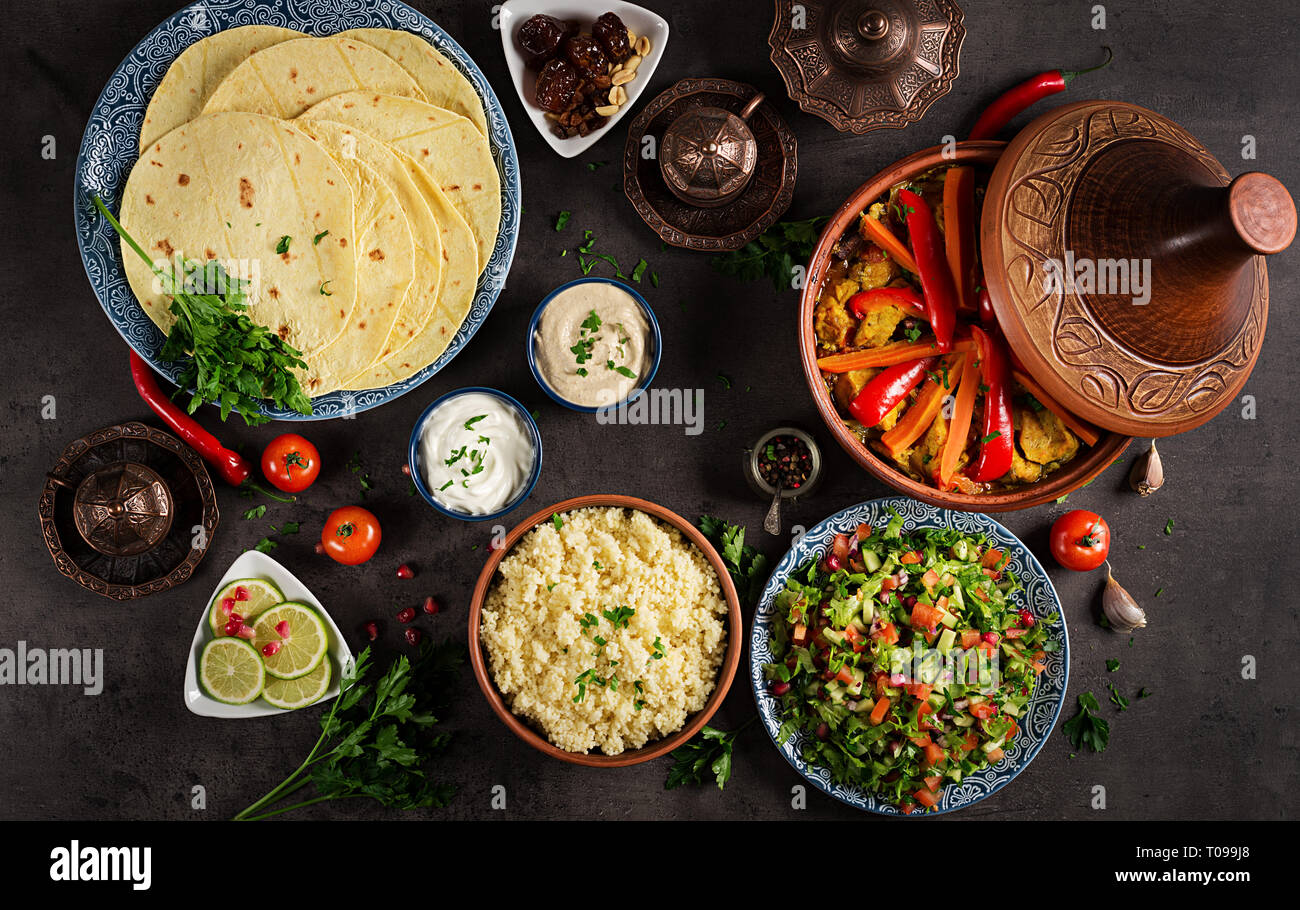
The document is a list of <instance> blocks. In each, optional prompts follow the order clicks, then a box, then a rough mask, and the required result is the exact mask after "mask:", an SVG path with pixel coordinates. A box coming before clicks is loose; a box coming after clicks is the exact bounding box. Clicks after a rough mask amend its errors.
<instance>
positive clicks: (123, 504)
mask: <svg viewBox="0 0 1300 910" xmlns="http://www.w3.org/2000/svg"><path fill="white" fill-rule="evenodd" d="M58 480H59V482H60V483H63V482H65V481H63V480H62V479H61V478H59V479H58ZM72 514H73V518H74V520H75V521H76V525H77V531H78V532H79V533H80V534H81V536H82V538H83V539H84V540H85V541H86V543H88V544H90V545H91V546H92V547H94V548H95V549H96V550H98V551H99V552H100V553H103V554H104V555H105V556H135V555H137V554H139V553H143V552H145V551H146V550H151V549H153V548H154V547H155V546H157V545H158V542H159V541H161V540H162V539H163V538H164V537H166V536H167V532H168V531H169V530H171V526H172V514H173V508H172V496H171V492H170V491H169V490H168V489H167V484H165V483H163V480H162V478H161V477H159V476H158V474H157V472H155V471H154V470H153V469H152V468H147V467H145V466H144V465H142V464H137V463H135V462H132V461H119V462H116V463H115V464H110V465H106V466H105V467H102V468H100V469H99V470H97V471H95V472H93V473H91V474H87V475H86V477H85V479H83V480H82V481H81V483H80V484H79V485H78V486H77V493H76V498H75V500H74V501H73V506H72Z"/></svg>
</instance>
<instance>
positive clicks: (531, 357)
mask: <svg viewBox="0 0 1300 910" xmlns="http://www.w3.org/2000/svg"><path fill="white" fill-rule="evenodd" d="M593 283H600V284H612V285H613V286H614V287H616V288H618V289H619V290H621V291H626V292H627V293H628V294H629V295H630V296H631V297H632V299H633V300H634V301H636V304H637V306H639V307H640V308H641V312H642V313H643V314H644V315H645V319H646V323H647V324H648V325H649V326H650V337H649V338H648V339H647V340H646V352H647V353H648V354H649V355H650V369H649V370H647V371H646V374H645V376H643V377H638V380H637V384H636V387H635V388H634V389H632V391H631V392H630V393H628V396H627V397H626V398H624V399H623V400H622V401H617V402H615V403H613V404H610V405H601V406H599V407H588V406H586V405H580V404H576V403H574V402H572V401H569V400H568V399H567V398H564V397H562V396H561V395H560V394H559V393H558V392H556V391H555V389H553V388H551V386H550V384H549V383H548V382H547V381H546V377H545V376H543V375H542V371H541V368H540V367H538V365H537V332H538V329H537V326H538V323H540V322H541V320H542V313H544V312H545V311H546V308H547V307H548V306H550V304H551V301H552V300H554V299H555V298H556V297H557V296H558V295H560V294H562V293H564V292H565V291H567V290H568V289H569V288H572V287H577V286H578V285H580V284H593ZM525 348H526V349H527V353H528V368H529V369H530V370H532V371H533V378H534V379H536V380H537V384H538V385H539V386H541V387H542V391H543V392H545V393H546V394H547V396H549V397H550V399H551V400H552V401H554V402H556V403H557V404H562V405H564V406H565V407H566V408H570V409H572V410H574V411H581V412H582V413H584V414H595V413H596V412H597V411H600V410H603V409H608V408H617V407H620V406H622V405H625V404H629V403H631V402H633V401H636V399H637V398H638V397H640V395H641V393H642V392H644V391H645V390H646V389H648V388H649V387H650V384H651V383H653V382H654V379H655V374H656V373H658V372H659V361H660V360H661V359H662V357H663V350H664V339H663V333H661V332H660V331H659V320H658V319H656V318H655V312H654V310H652V309H650V304H648V303H646V299H645V298H644V297H642V296H641V295H640V294H639V293H637V291H636V290H635V289H633V288H632V287H630V286H628V285H626V284H624V283H623V282H621V281H615V280H614V279H613V278H579V279H577V280H576V281H570V282H569V283H568V284H562V285H560V286H559V287H558V288H556V289H555V290H553V291H551V293H549V294H547V295H546V296H545V297H543V298H542V302H541V303H539V304H538V305H537V309H535V310H534V311H533V318H532V319H530V320H529V321H528V336H527V340H526V341H525Z"/></svg>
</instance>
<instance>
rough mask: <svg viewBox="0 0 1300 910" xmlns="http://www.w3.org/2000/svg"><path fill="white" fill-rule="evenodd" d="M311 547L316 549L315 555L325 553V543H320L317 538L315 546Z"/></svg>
mask: <svg viewBox="0 0 1300 910" xmlns="http://www.w3.org/2000/svg"><path fill="white" fill-rule="evenodd" d="M312 549H314V550H315V551H316V555H317V556H324V555H325V544H323V543H321V542H320V541H319V540H318V541H316V546H315V547H313V548H312Z"/></svg>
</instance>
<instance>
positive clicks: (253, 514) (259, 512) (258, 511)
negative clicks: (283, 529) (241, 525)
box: [244, 506, 266, 521]
mask: <svg viewBox="0 0 1300 910" xmlns="http://www.w3.org/2000/svg"><path fill="white" fill-rule="evenodd" d="M265 514H266V506H254V507H253V508H251V509H249V510H248V511H247V512H245V513H244V521H252V520H253V519H255V518H261V517H262V516H263V515H265Z"/></svg>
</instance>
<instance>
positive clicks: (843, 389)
mask: <svg viewBox="0 0 1300 910" xmlns="http://www.w3.org/2000/svg"><path fill="white" fill-rule="evenodd" d="M879 372H880V370H879V369H877V368H875V367H868V368H867V369H865V370H849V371H848V372H847V373H841V374H840V376H839V378H838V379H836V380H835V401H836V402H837V403H838V404H839V406H840V410H841V411H844V412H846V413H847V412H848V410H849V402H850V401H852V400H853V399H854V398H856V397H857V396H858V393H859V392H861V391H862V389H863V387H865V386H866V384H867V383H868V382H870V381H871V380H872V379H874V378H875V376H876V374H877V373H879Z"/></svg>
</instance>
